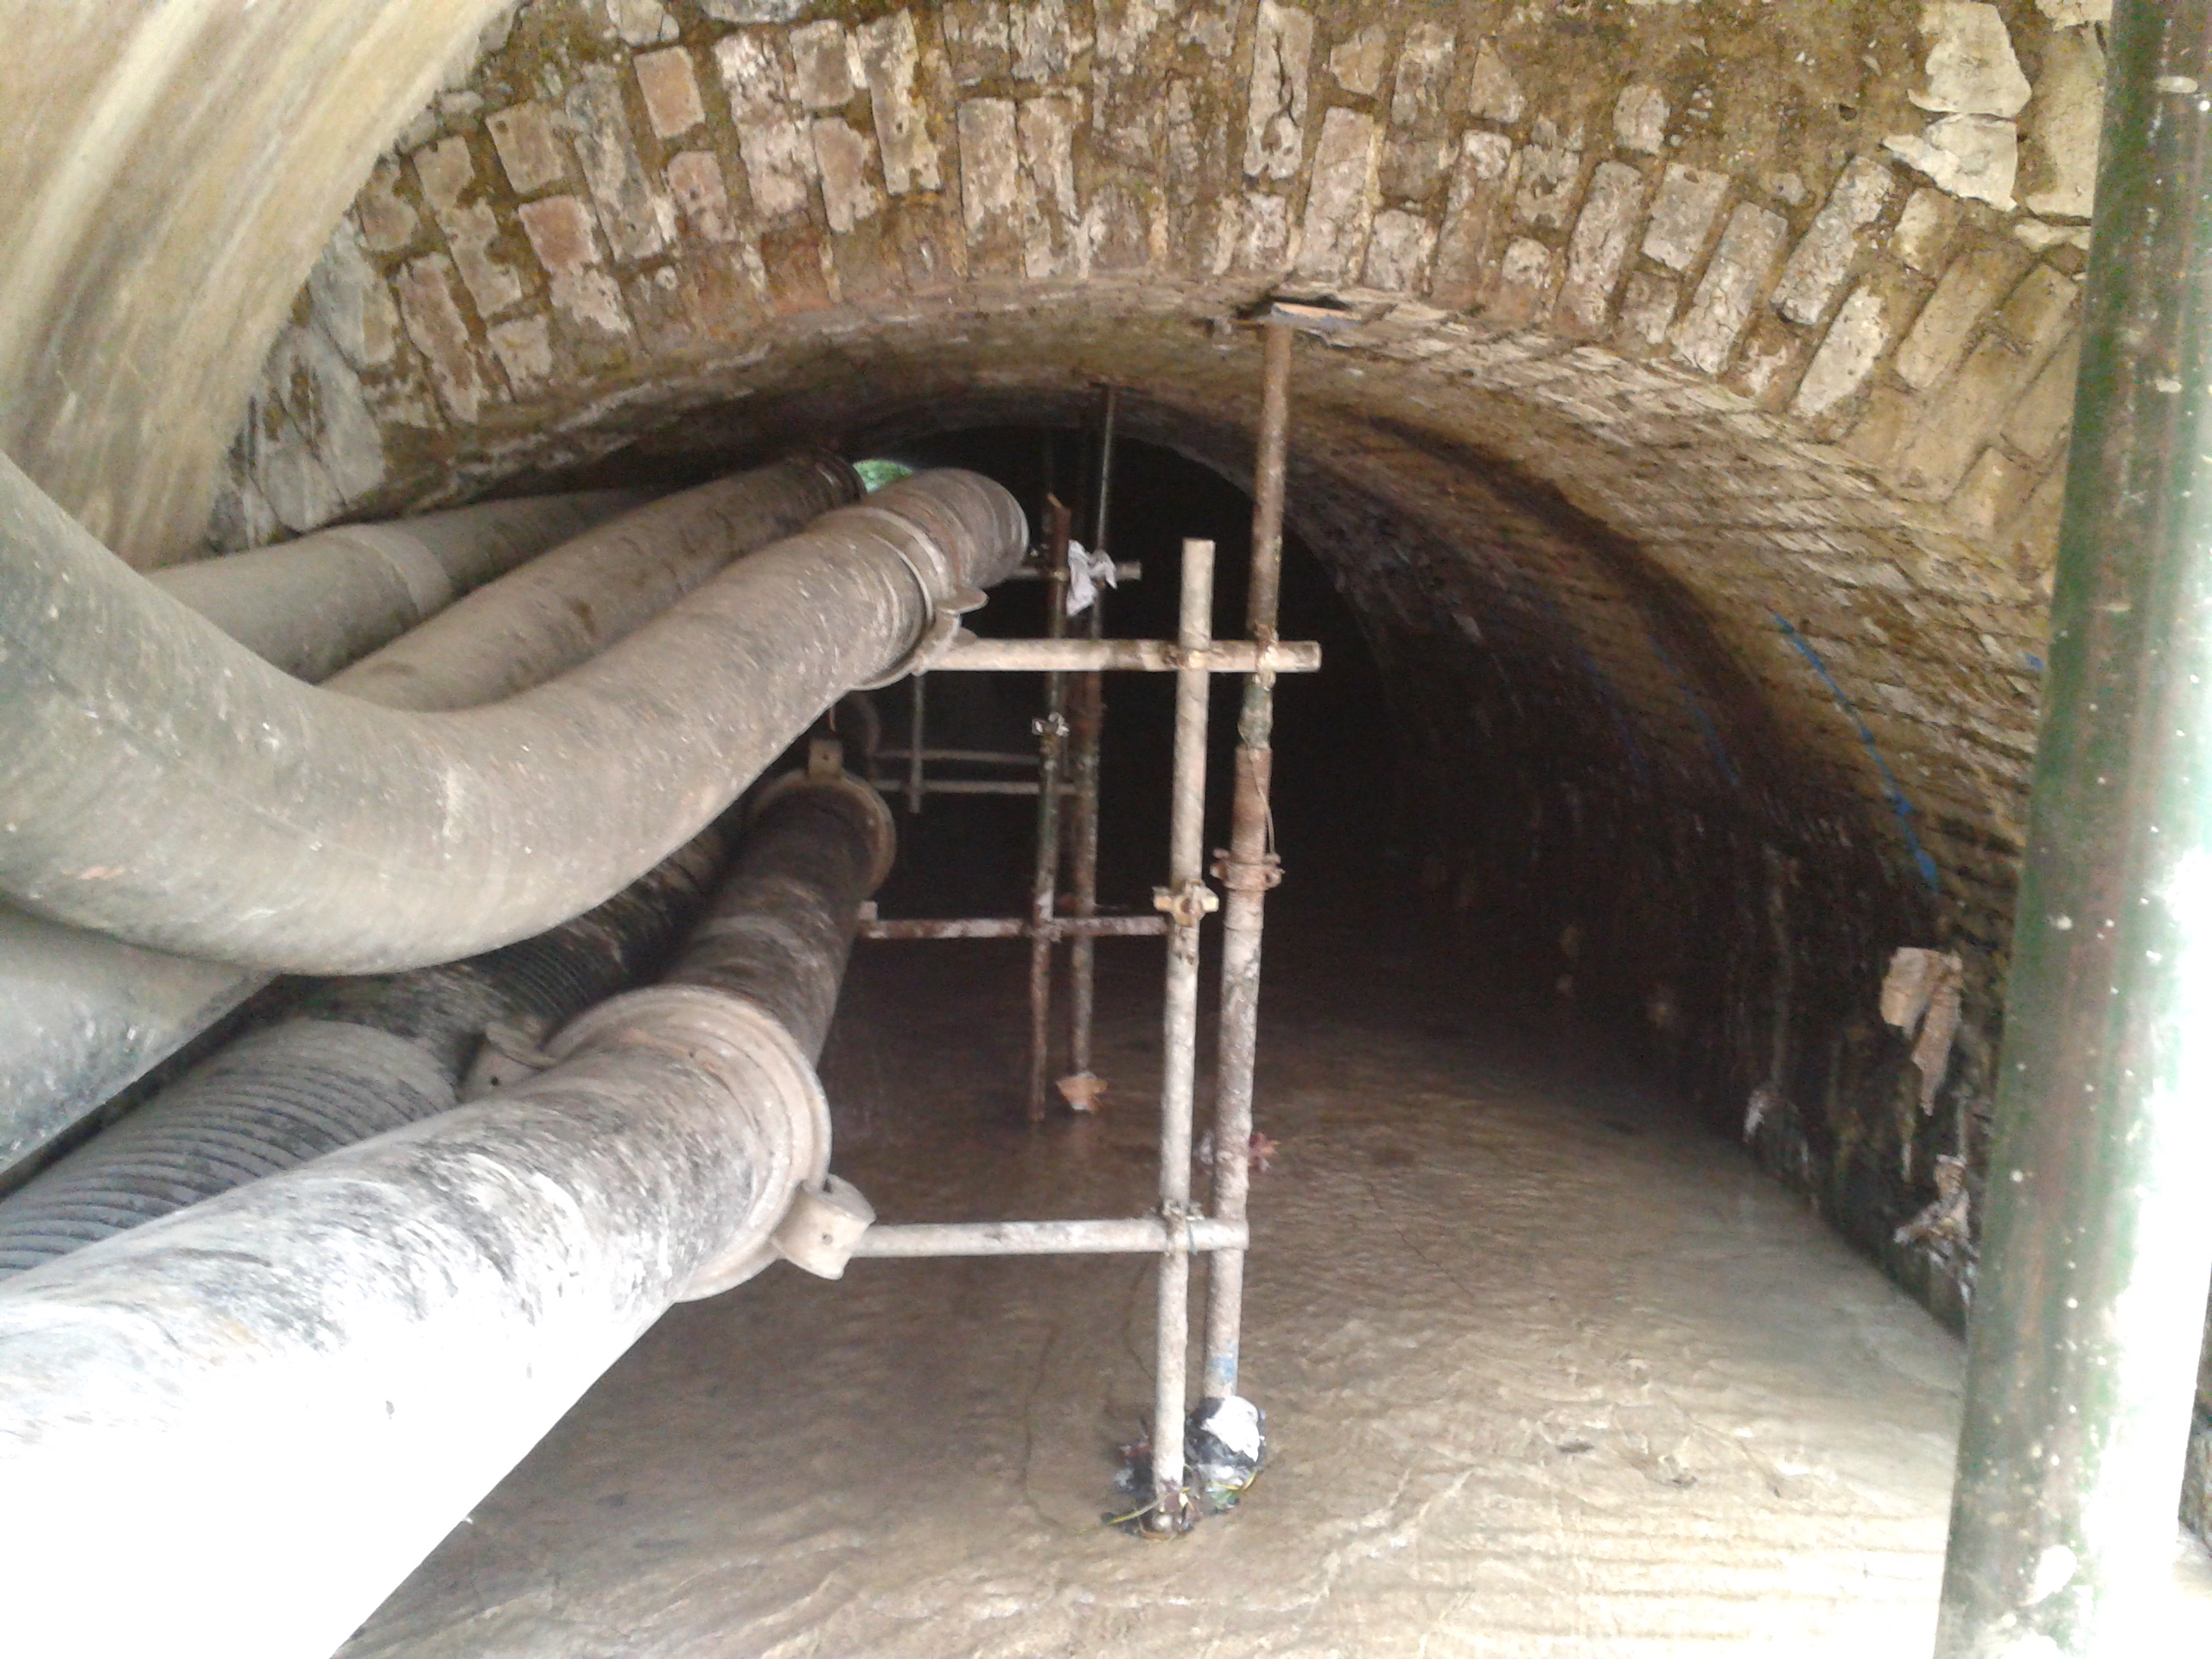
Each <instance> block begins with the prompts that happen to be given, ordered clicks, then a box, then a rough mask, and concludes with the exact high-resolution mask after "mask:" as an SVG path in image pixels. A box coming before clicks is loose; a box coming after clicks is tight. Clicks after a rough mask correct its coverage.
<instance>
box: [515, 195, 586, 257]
mask: <svg viewBox="0 0 2212 1659" xmlns="http://www.w3.org/2000/svg"><path fill="white" fill-rule="evenodd" d="M516 213H517V216H518V217H519V218H520V219H521V220H522V228H523V234H524V235H525V236H527V237H528V238H530V245H531V251H532V252H534V253H536V254H537V263H538V264H541V265H543V266H544V267H545V274H546V275H547V276H549V277H566V276H568V275H569V274H570V273H571V272H574V271H578V270H583V269H584V268H585V267H586V266H588V265H595V264H598V263H599V239H598V238H597V236H596V235H595V234H594V228H593V224H592V216H591V209H590V208H588V207H586V206H585V205H584V204H583V203H582V201H581V200H578V199H577V198H575V196H549V197H547V198H546V199H545V200H543V201H531V202H524V204H523V205H522V207H519V208H518V209H517V210H516Z"/></svg>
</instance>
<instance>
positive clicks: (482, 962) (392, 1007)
mask: <svg viewBox="0 0 2212 1659" xmlns="http://www.w3.org/2000/svg"><path fill="white" fill-rule="evenodd" d="M723 854H724V837H723V835H722V832H721V828H720V827H719V826H717V827H715V828H714V829H708V830H706V831H705V832H704V833H702V834H701V835H698V836H693V837H692V839H691V840H690V841H689V842H685V843H684V845H683V847H681V848H679V849H677V852H676V854H675V855H673V856H672V857H670V858H665V859H663V860H662V861H660V863H658V865H656V866H654V868H652V869H651V870H648V871H647V872H646V873H645V874H644V875H643V876H641V877H639V879H638V880H635V881H633V882H632V883H631V884H630V885H629V886H628V887H625V888H624V889H623V890H622V891H621V892H620V893H616V894H615V895H614V897H613V898H612V899H608V900H607V902H606V903H605V904H603V905H601V906H598V908H596V909H594V910H590V911H587V912H585V913H584V914H583V915H582V916H579V917H577V918H575V920H574V921H572V922H564V923H563V924H562V925H560V926H559V927H556V928H555V929H553V930H552V931H550V932H548V933H541V934H539V935H538V936H537V938H534V939H524V941H522V942H521V943H520V944H511V945H507V946H505V947H504V948H502V949H500V950H493V951H491V952H489V953H487V954H486V955H484V956H480V957H470V958H469V959H468V960H467V961H465V962H456V963H447V964H445V965H444V966H442V967H437V968H416V969H410V971H409V972H406V973H404V974H378V975H371V976H365V977H362V978H359V979H339V980H329V981H326V982H322V983H321V984H320V985H317V984H313V983H310V984H308V985H307V986H305V987H303V988H302V990H301V992H300V994H299V995H298V996H297V998H296V1001H294V1003H293V1005H292V1007H291V1008H290V1011H289V1014H287V1015H286V1016H285V1017H284V1018H283V1019H281V1020H277V1022H275V1023H274V1024H272V1025H269V1026H266V1027H263V1028H262V1029H260V1030H258V1031H255V1032H253V1033H251V1034H250V1035H247V1036H245V1037H242V1038H240V1039H238V1040H237V1041H235V1042H232V1043H231V1044H229V1045H228V1046H226V1047H224V1048H223V1049H221V1050H219V1052H216V1053H214V1054H213V1055H210V1056H209V1057H208V1058H207V1059H205V1060H202V1061H200V1063H199V1064H198V1065H194V1067H193V1068H192V1069H191V1070H190V1071H188V1072H186V1073H185V1075H184V1076H183V1077H180V1078H178V1079H177V1081H176V1082H175V1083H173V1084H170V1085H168V1087H167V1088H165V1089H163V1090H162V1091H161V1093H159V1094H158V1095H156V1096H154V1098H153V1099H151V1100H149V1101H148V1102H147V1103H145V1104H144V1105H143V1106H141V1107H140V1108H138V1109H137V1110H136V1111H134V1112H132V1113H131V1114H130V1116H128V1117H126V1118H124V1120H123V1121H122V1122H119V1123H118V1124H116V1125H115V1126H114V1127H113V1128H108V1129H105V1130H103V1131H102V1132H101V1133H100V1134H99V1135H95V1136H94V1137H93V1138H92V1140H91V1141H89V1142H87V1143H86V1145H84V1146H82V1147H79V1148H78V1149H77V1150H76V1151H74V1152H73V1153H71V1154H69V1155H68V1156H67V1157H66V1158H64V1159H62V1160H60V1162H59V1163H57V1164H55V1165H54V1166H53V1167H52V1168H50V1169H48V1170H45V1171H42V1172H41V1173H40V1174H39V1175H38V1176H37V1177H36V1178H35V1179H33V1180H31V1181H29V1182H27V1183H26V1184H25V1185H23V1186H22V1188H21V1189H19V1190H18V1191H16V1192H11V1193H10V1194H9V1195H8V1196H7V1197H6V1198H0V1277H6V1276H9V1275H10V1274H17V1273H22V1272H25V1271H27V1270H29V1268H35V1267H38V1266H40V1265H41V1263H43V1262H50V1261H52V1260H53V1259H54V1257H56V1256H59V1255H67V1254H68V1253H69V1252H70V1251H72V1250H77V1249H83V1248H84V1247H85V1246H86V1245H87V1244H92V1243H98V1242H99V1240H101V1239H103V1238H106V1237H108V1236H111V1235H112V1234H115V1233H119V1232H123V1231H125V1230H128V1229H130V1228H132V1227H137V1226H143V1224H145V1223H147V1222H149V1221H153V1220H156V1219H157V1218H159V1217H162V1216H165V1215H168V1213H169V1212H170V1211H175V1210H181V1209H182V1208H183V1207H184V1206H185V1205H188V1204H197V1203H200V1201H201V1200H203V1199H207V1198H213V1197H214V1196H215V1195H216V1194H217V1193H219V1192H229V1191H230V1190H231V1188H232V1187H234V1186H238V1185H243V1184H245V1182H247V1181H251V1180H259V1179H263V1178H264V1177H266V1176H270V1175H273V1174H275V1173H277V1171H279V1170H284V1169H290V1168H292V1167H294V1166H296V1165H300V1164H303V1163H305V1162H307V1161H308V1160H309V1159H310V1158H317V1157H321V1155H322V1154H325V1153H328V1152H335V1151H336V1150H338V1148H340V1147H346V1146H351V1145H353V1143H354V1142H355V1141H365V1140H367V1139H368V1138H369V1137H370V1136H371V1135H381V1134H383V1133H384V1131H385V1130H386V1129H396V1128H399V1127H400V1126H401V1125H402V1124H405V1123H414V1122H420V1121H421V1120H423V1118H426V1117H429V1116H433V1115H434V1114H435V1113H438V1112H443V1111H450V1110H451V1109H453V1108H454V1106H455V1105H456V1104H458V1103H459V1102H460V1099H461V1079H462V1076H463V1074H464V1073H465V1072H467V1071H468V1070H469V1066H470V1062H471V1061H472V1060H480V1050H482V1049H483V1048H484V1046H485V1033H486V1031H487V1030H488V1031H492V1032H493V1033H494V1040H495V1041H497V1040H501V1039H505V1040H506V1041H508V1042H510V1043H511V1044H512V1045H513V1046H517V1047H518V1048H521V1049H523V1050H524V1052H527V1050H528V1049H529V1048H530V1047H531V1046H535V1044H537V1042H539V1041H542V1040H543V1039H544V1038H546V1037H548V1036H550V1034H551V1033H553V1032H554V1031H555V1030H556V1028H558V1027H561V1026H563V1025H566V1024H567V1023H568V1022H569V1020H571V1019H573V1018H575V1016H576V1015H577V1014H582V1012H583V1011H584V1010H585V1009H586V1008H588V1007H590V1006H591V1005H592V1004H594V1003H595V1002H598V1001H602V1000H604V999H605V998H607V997H609V996H612V995H614V994H615V993H616V992H618V991H621V990H624V989H626V988H628V987H629V986H630V985H632V984H633V983H635V982H637V981H638V980H639V978H641V977H643V976H645V975H646V974H648V973H651V972H652V971H653V970H655V969H658V968H659V967H660V966H661V965H662V963H664V961H665V960H666V958H667V957H668V954H669V952H670V950H671V948H672V947H673V946H674V945H675V944H676V942H677V938H679V937H680V936H681V934H682V933H683V930H684V929H685V928H686V927H687V926H688V925H690V922H691V920H692V918H693V915H694V912H696V910H697V908H698V906H699V904H700V902H701V901H702V899H704V898H705V896H706V893H707V892H708V890H709V888H710V887H712V886H713V885H714V881H715V876H716V875H717V874H719V873H720V871H721V864H722V859H723ZM490 1058H492V1059H493V1061H494V1062H495V1063H498V1062H499V1061H500V1060H501V1059H502V1058H503V1057H501V1056H499V1054H498V1053H497V1052H496V1051H495V1052H493V1055H492V1056H491V1057H490Z"/></svg>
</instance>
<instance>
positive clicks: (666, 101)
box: [630, 46, 707, 138]
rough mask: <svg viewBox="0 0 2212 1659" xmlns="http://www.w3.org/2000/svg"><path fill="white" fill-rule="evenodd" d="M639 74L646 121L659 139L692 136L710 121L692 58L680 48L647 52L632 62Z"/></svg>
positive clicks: (639, 89)
mask: <svg viewBox="0 0 2212 1659" xmlns="http://www.w3.org/2000/svg"><path fill="white" fill-rule="evenodd" d="M630 67H632V69H634V70H636V71H637V75H638V91H639V92H640V93H641V94H642V95H643V96H644V99H645V119H646V120H647V121H648V122H650V123H652V130H653V136H654V137H657V138H673V137H676V136H677V134H678V133H684V132H689V131H690V130H691V129H692V128H694V127H696V126H697V125H698V124H700V123H701V122H702V121H704V120H705V119H706V118H707V110H706V106H705V105H703V104H702V103H701V102H700V101H699V79H698V77H697V76H696V74H694V73H692V68H691V54H690V52H688V51H686V50H685V49H684V48H682V47H680V46H672V47H670V48H668V49H667V50H666V51H664V52H645V53H640V54H639V55H638V56H637V57H635V58H633V59H632V60H631V66H630Z"/></svg>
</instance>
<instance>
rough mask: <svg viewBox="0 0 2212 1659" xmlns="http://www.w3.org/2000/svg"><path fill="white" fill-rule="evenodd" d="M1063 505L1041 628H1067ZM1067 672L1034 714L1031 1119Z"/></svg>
mask: <svg viewBox="0 0 2212 1659" xmlns="http://www.w3.org/2000/svg"><path fill="white" fill-rule="evenodd" d="M1067 592H1068V510H1067V509H1066V508H1065V506H1062V505H1060V501H1059V499H1058V497H1057V496H1047V497H1046V499H1045V632H1046V636H1047V637H1048V638H1050V639H1062V638H1064V637H1065V635H1066V633H1067V631H1068V613H1067ZM1066 710H1067V676H1066V675H1065V674H1063V673H1061V672H1059V671H1057V670H1055V671H1052V672H1051V673H1049V674H1047V675H1046V676H1045V712H1044V713H1043V714H1042V715H1039V717H1038V720H1037V863H1036V870H1035V874H1034V877H1033V880H1032V881H1031V883H1030V888H1029V922H1030V927H1031V929H1032V931H1031V933H1030V936H1029V1093H1028V1111H1029V1121H1030V1122H1032V1123H1041V1122H1044V1121H1045V1086H1046V1083H1047V1082H1049V1081H1050V1079H1051V1077H1052V947H1053V942H1052V934H1051V932H1050V931H1048V930H1049V929H1050V927H1051V925H1052V906H1053V902H1054V899H1055V896H1056V888H1057V885H1058V880H1059V874H1060V755H1061V753H1062V751H1063V750H1064V749H1065V747H1066V744H1067V735H1068V721H1067V712H1066Z"/></svg>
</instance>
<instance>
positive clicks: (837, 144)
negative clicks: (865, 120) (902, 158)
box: [813, 117, 883, 236]
mask: <svg viewBox="0 0 2212 1659" xmlns="http://www.w3.org/2000/svg"><path fill="white" fill-rule="evenodd" d="M813 137H814V160H815V164H816V166H817V168H820V169H821V174H822V205H823V209H824V210H825V211H826V212H827V213H828V214H829V228H830V229H831V230H833V231H835V232H837V233H838V234H839V235H840V236H844V235H849V234H850V233H851V232H852V228H853V226H855V225H857V224H859V223H860V222H861V220H862V219H873V218H874V217H875V215H876V214H877V213H880V211H881V210H882V207H883V193H882V192H881V191H880V190H879V189H877V188H876V186H875V177H874V175H875V170H876V169H875V144H874V141H873V140H871V139H869V138H867V137H863V136H862V135H861V134H860V133H858V132H855V131H854V130H853V129H852V127H851V126H850V125H849V124H847V123H846V122H844V121H842V120H840V119H838V118H836V117H827V118H823V119H821V120H818V121H817V122H815V123H814V127H813Z"/></svg>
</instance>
